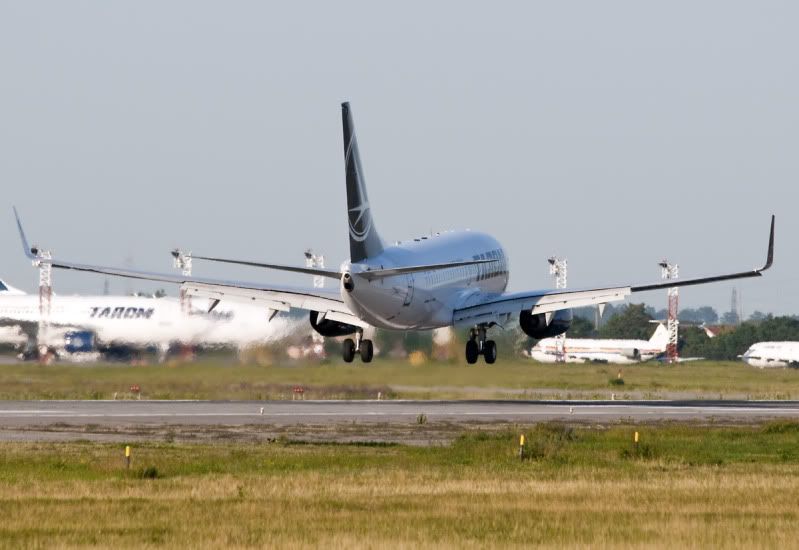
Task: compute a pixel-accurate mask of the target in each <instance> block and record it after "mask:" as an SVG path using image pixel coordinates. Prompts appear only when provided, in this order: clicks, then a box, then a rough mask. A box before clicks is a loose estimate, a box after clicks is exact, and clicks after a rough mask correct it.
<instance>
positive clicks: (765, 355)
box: [739, 342, 799, 369]
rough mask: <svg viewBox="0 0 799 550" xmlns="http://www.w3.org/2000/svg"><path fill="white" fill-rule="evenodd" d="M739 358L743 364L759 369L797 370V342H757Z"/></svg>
mask: <svg viewBox="0 0 799 550" xmlns="http://www.w3.org/2000/svg"><path fill="white" fill-rule="evenodd" d="M739 357H740V358H741V359H742V360H743V362H744V363H746V364H748V365H752V366H753V367H758V368H760V369H768V368H779V367H792V368H799V342H758V343H757V344H752V346H751V347H750V348H749V349H748V350H746V353H744V354H743V355H739Z"/></svg>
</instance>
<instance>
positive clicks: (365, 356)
mask: <svg viewBox="0 0 799 550" xmlns="http://www.w3.org/2000/svg"><path fill="white" fill-rule="evenodd" d="M373 356H374V346H372V341H371V340H361V361H363V362H364V363H369V362H371V361H372V357H373Z"/></svg>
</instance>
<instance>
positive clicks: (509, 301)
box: [453, 286, 632, 328]
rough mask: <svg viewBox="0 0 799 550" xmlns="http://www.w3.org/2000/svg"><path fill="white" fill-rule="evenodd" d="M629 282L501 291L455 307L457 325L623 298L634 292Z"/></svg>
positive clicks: (454, 318)
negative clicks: (486, 298) (562, 288)
mask: <svg viewBox="0 0 799 550" xmlns="http://www.w3.org/2000/svg"><path fill="white" fill-rule="evenodd" d="M631 292H632V291H631V289H630V287H628V286H621V287H613V288H603V289H591V290H555V291H536V292H529V293H526V292H521V293H517V294H501V295H498V296H496V297H494V298H492V299H489V300H486V301H484V302H483V303H479V304H475V305H470V306H467V307H462V308H459V309H456V310H455V312H454V316H453V324H454V325H455V328H461V327H466V326H472V325H476V324H480V323H490V322H492V321H493V322H496V321H497V319H499V318H500V317H501V316H503V315H507V314H509V313H518V312H520V311H522V310H525V309H526V310H530V312H531V313H533V314H539V313H550V312H554V311H558V310H561V309H567V308H572V307H584V306H591V305H599V304H607V303H609V302H617V301H621V300H624V298H626V297H627V296H629V295H630V294H631Z"/></svg>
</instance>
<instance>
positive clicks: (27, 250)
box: [12, 206, 38, 260]
mask: <svg viewBox="0 0 799 550" xmlns="http://www.w3.org/2000/svg"><path fill="white" fill-rule="evenodd" d="M12 208H13V209H14V217H15V218H16V219H17V229H19V238H20V239H21V240H22V251H23V252H25V256H27V257H28V259H31V260H36V259H38V258H37V257H36V255H35V254H34V253H33V252H32V251H31V247H30V246H28V239H26V238H25V231H24V230H23V229H22V222H20V221H19V214H18V213H17V207H16V206H12Z"/></svg>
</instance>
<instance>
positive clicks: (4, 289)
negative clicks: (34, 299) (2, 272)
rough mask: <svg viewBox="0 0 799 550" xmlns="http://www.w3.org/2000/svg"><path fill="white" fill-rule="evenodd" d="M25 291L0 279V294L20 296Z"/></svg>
mask: <svg viewBox="0 0 799 550" xmlns="http://www.w3.org/2000/svg"><path fill="white" fill-rule="evenodd" d="M24 294H25V293H24V292H23V291H21V290H20V289H18V288H14V287H13V286H11V285H8V284H6V282H5V281H3V280H2V279H0V296H22V295H24Z"/></svg>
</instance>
